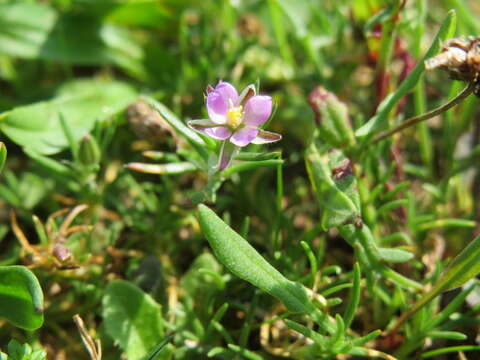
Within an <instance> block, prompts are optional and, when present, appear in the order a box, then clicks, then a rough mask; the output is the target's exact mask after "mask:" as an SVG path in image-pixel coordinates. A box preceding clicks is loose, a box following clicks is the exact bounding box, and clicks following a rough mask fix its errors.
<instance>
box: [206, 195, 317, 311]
mask: <svg viewBox="0 0 480 360" xmlns="http://www.w3.org/2000/svg"><path fill="white" fill-rule="evenodd" d="M198 213H199V222H200V226H201V228H202V231H203V234H204V235H205V237H206V239H207V240H208V242H209V243H210V246H211V247H212V249H213V251H214V252H215V255H216V256H217V258H218V260H220V262H221V263H222V264H223V265H225V266H226V267H227V268H228V269H229V270H230V271H231V272H232V273H233V274H235V275H236V276H238V277H239V278H241V279H243V280H245V281H248V282H250V283H251V284H253V285H255V286H257V287H258V288H260V289H262V290H263V291H265V292H267V293H269V294H270V295H272V296H274V297H276V298H277V299H278V300H280V301H281V302H283V303H284V304H285V306H286V307H287V309H288V310H289V311H292V312H299V313H311V312H313V311H314V310H315V307H314V305H313V304H312V303H311V301H310V299H309V298H308V296H307V293H306V291H305V289H304V288H303V286H302V285H301V284H298V283H294V282H292V281H290V280H288V279H286V278H285V277H284V276H283V275H282V274H281V273H280V272H279V271H278V270H277V269H275V268H274V267H273V266H272V265H270V264H269V263H268V262H267V261H266V260H265V259H264V258H263V257H262V256H261V255H260V254H259V253H258V252H257V251H256V250H255V249H254V248H253V247H252V246H251V245H250V244H249V243H248V242H247V241H246V240H245V239H243V238H242V237H241V236H240V235H239V234H237V233H236V232H235V231H233V230H232V229H231V228H230V227H229V226H228V225H227V224H225V222H223V220H222V219H220V218H219V217H218V216H217V215H216V214H215V213H214V212H213V211H212V210H211V209H209V208H208V207H207V206H205V205H202V204H201V205H199V207H198Z"/></svg>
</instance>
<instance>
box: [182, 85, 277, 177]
mask: <svg viewBox="0 0 480 360" xmlns="http://www.w3.org/2000/svg"><path fill="white" fill-rule="evenodd" d="M207 91H208V94H207V111H208V116H209V118H210V119H201V120H191V121H188V123H187V124H188V126H189V127H190V128H192V129H193V130H195V131H198V132H199V133H202V134H204V135H207V136H209V137H211V138H213V139H217V140H222V141H223V142H224V143H223V145H222V150H221V153H220V159H219V163H218V170H224V169H226V168H227V167H228V165H229V164H230V162H231V160H232V158H233V156H234V155H235V154H236V153H237V152H238V151H239V150H240V148H242V147H245V146H247V145H248V144H250V143H252V144H267V143H272V142H275V141H278V140H280V139H281V138H282V136H281V135H279V134H276V133H273V132H270V131H265V130H263V129H260V128H259V126H260V125H262V124H263V123H265V121H267V120H268V118H269V117H270V115H271V113H272V98H271V97H270V96H268V95H256V92H255V87H254V86H253V85H249V86H247V87H246V88H245V89H244V90H243V91H242V92H241V93H240V95H238V92H237V90H236V89H235V87H233V86H232V85H231V84H230V83H228V82H225V81H220V82H219V83H218V84H217V86H215V88H212V87H209V89H208V90H207Z"/></svg>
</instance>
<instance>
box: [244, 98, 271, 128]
mask: <svg viewBox="0 0 480 360" xmlns="http://www.w3.org/2000/svg"><path fill="white" fill-rule="evenodd" d="M271 113H272V98H271V97H270V96H268V95H255V96H253V97H251V98H250V100H248V101H247V103H246V105H245V115H244V117H243V123H244V124H245V125H251V126H259V125H261V124H263V123H264V122H265V121H267V120H268V118H269V117H270V114H271Z"/></svg>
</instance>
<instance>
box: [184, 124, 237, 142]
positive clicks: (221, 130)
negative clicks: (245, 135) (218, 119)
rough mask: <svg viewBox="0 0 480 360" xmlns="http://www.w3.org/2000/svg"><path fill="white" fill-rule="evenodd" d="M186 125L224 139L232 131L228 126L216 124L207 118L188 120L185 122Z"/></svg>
mask: <svg viewBox="0 0 480 360" xmlns="http://www.w3.org/2000/svg"><path fill="white" fill-rule="evenodd" d="M187 125H188V127H189V128H191V129H193V130H195V131H197V132H199V133H201V134H203V135H207V136H209V137H211V138H214V139H217V140H225V139H228V138H229V137H230V135H232V132H231V131H230V130H229V129H228V128H226V127H224V126H218V124H216V123H214V122H213V121H210V120H207V119H205V120H190V121H188V122H187Z"/></svg>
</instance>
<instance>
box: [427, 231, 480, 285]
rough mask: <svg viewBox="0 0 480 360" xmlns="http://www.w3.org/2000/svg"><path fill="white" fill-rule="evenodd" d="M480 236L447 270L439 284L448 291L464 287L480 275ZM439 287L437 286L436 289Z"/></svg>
mask: <svg viewBox="0 0 480 360" xmlns="http://www.w3.org/2000/svg"><path fill="white" fill-rule="evenodd" d="M478 259H480V236H477V237H476V238H475V239H474V240H473V241H472V242H471V243H470V244H468V245H467V247H466V248H465V249H463V250H462V252H461V253H460V254H458V255H457V256H456V257H455V259H453V261H452V262H451V263H450V264H449V265H448V267H447V268H446V269H445V273H444V275H443V276H442V279H441V280H440V282H439V285H440V284H441V287H442V290H441V291H447V290H451V289H455V288H457V287H460V286H462V285H463V284H465V283H466V282H467V281H468V280H470V279H473V278H474V277H475V276H477V274H478V273H480V261H479V260H478ZM439 285H436V286H435V288H436V287H437V286H439Z"/></svg>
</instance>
